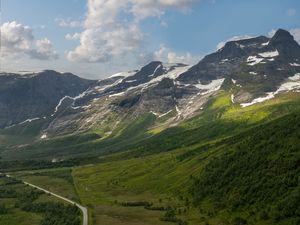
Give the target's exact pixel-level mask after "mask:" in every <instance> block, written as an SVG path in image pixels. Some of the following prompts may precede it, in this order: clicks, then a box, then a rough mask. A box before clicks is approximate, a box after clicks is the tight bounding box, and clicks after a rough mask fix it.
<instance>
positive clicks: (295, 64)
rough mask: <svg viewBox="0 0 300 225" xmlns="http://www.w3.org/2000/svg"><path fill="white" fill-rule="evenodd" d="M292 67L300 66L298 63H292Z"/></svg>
mask: <svg viewBox="0 0 300 225" xmlns="http://www.w3.org/2000/svg"><path fill="white" fill-rule="evenodd" d="M290 65H291V66H300V64H298V63H290Z"/></svg>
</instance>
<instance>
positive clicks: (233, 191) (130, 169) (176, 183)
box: [23, 93, 300, 225]
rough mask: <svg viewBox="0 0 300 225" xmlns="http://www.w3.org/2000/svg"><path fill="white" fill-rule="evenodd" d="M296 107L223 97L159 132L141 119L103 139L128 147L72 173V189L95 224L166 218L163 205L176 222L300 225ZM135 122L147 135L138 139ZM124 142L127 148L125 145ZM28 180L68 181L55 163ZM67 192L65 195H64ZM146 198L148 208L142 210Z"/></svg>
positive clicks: (291, 97) (150, 224) (293, 98)
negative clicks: (54, 167) (241, 102)
mask: <svg viewBox="0 0 300 225" xmlns="http://www.w3.org/2000/svg"><path fill="white" fill-rule="evenodd" d="M299 103H300V96H299V94H296V93H290V94H286V95H282V96H280V97H279V98H276V99H273V100H271V101H268V102H265V103H262V104H257V105H254V106H252V107H247V108H240V107H239V106H236V105H234V104H232V103H231V102H230V96H229V95H228V93H221V94H219V95H218V96H216V97H215V99H213V100H212V101H211V102H209V103H208V104H207V107H206V110H205V111H204V112H203V113H202V114H200V115H199V116H197V117H195V118H192V119H190V120H188V121H185V122H183V123H181V124H180V125H179V126H177V127H174V128H170V129H167V130H165V131H162V132H160V133H157V134H155V135H151V134H150V133H151V130H148V129H147V127H149V125H150V124H153V122H154V121H153V116H152V115H145V116H144V117H142V118H141V119H140V120H137V123H136V124H132V125H131V126H127V125H124V126H123V127H122V128H121V129H120V130H119V131H118V132H117V133H115V134H114V135H113V137H112V139H107V140H105V141H106V143H110V142H111V143H112V142H113V140H117V139H113V138H119V140H120V141H121V142H120V143H122V144H123V149H124V150H126V151H124V152H122V151H121V152H118V153H116V154H113V155H108V156H102V157H101V158H95V159H96V160H94V161H91V162H92V163H93V164H89V165H85V166H78V167H75V168H74V169H73V171H72V177H73V181H74V186H75V193H76V194H77V196H78V198H79V199H80V201H81V202H82V204H84V205H87V206H88V207H89V208H90V212H91V219H92V220H91V221H93V222H94V224H95V225H97V224H101V222H102V223H103V221H105V223H107V224H145V225H156V224H162V225H163V224H168V223H169V222H166V221H162V220H161V218H165V217H164V216H165V215H166V214H167V212H169V211H167V208H169V209H170V208H171V209H172V212H174V213H175V218H176V220H177V223H178V224H180V223H179V222H182V221H186V222H188V224H190V225H204V224H205V225H206V224H211V225H217V224H233V225H238V224H253V225H271V224H286V225H288V224H295V225H296V224H299V193H300V192H299V186H300V185H299V174H300V171H299V168H300V167H299V161H300V152H299V151H300V132H299V128H300V104H299ZM128 127H129V128H128ZM136 127H141V130H143V131H144V132H142V134H141V136H136V133H135V128H136ZM126 128H128V129H127V132H123V131H124V130H126ZM129 131H130V132H129ZM128 134H130V135H128ZM122 135H124V138H122ZM148 135H149V136H148ZM127 139H129V140H130V141H131V142H133V143H132V145H128V146H126V144H129V142H130V141H129V142H126V140H127ZM140 140H143V142H142V144H141V143H139V141H140ZM92 142H93V143H92V145H95V146H101V144H103V143H101V141H99V140H94V141H92ZM81 144H82V145H81ZM90 144H91V142H90V141H88V142H85V143H79V146H81V147H83V146H89V145H90ZM108 146H110V145H108ZM111 146H114V147H118V142H117V143H116V144H115V145H113V143H112V145H111ZM57 147H59V146H58V145H57ZM72 147H75V146H74V145H73V146H72ZM108 149H109V147H108ZM85 150H86V149H85ZM88 150H89V149H88ZM96 153H98V154H99V152H98V150H97V151H96ZM99 162H101V163H99ZM23 175H24V174H23ZM26 176H27V177H28V178H30V179H31V180H32V181H34V182H35V183H36V184H41V183H44V184H45V183H46V184H47V186H48V187H49V188H51V186H53V188H54V189H55V188H57V186H58V185H61V187H62V188H63V187H66V186H65V185H66V183H68V182H67V180H68V179H67V178H68V177H69V176H70V173H69V170H66V169H61V170H60V169H59V170H58V171H56V170H54V171H52V170H50V171H47V170H46V171H37V172H35V173H33V174H27V175H26ZM41 176H42V177H46V179H48V181H47V182H45V180H43V179H39V178H40V177H41ZM52 180H53V181H54V182H51V181H52ZM69 184H70V183H69ZM71 189H72V187H71V186H70V185H69V186H68V187H67V188H66V189H64V190H63V191H64V193H65V194H66V195H67V194H68V193H67V190H71ZM72 192H74V190H73V189H72ZM144 202H147V203H149V204H152V205H151V207H150V208H148V209H147V208H144V206H142V205H140V206H138V205H139V204H141V203H143V204H144ZM128 204H129V205H130V204H134V205H136V204H137V206H135V207H133V206H132V207H128ZM126 205H127V206H126ZM151 209H152V210H151ZM153 209H157V210H153ZM169 214H170V213H169ZM137 215H138V216H137ZM169 219H170V218H169ZM173 219H174V218H173ZM179 219H180V220H179Z"/></svg>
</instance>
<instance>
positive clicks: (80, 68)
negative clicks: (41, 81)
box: [1, 0, 300, 79]
mask: <svg viewBox="0 0 300 225" xmlns="http://www.w3.org/2000/svg"><path fill="white" fill-rule="evenodd" d="M149 2H150V3H149ZM2 23H3V25H2V27H1V31H2V35H3V38H4V39H5V40H4V44H3V45H4V47H3V50H2V51H4V53H2V55H4V56H3V57H4V59H3V60H2V61H3V62H2V64H3V68H2V69H3V70H7V71H14V72H15V71H24V70H26V71H27V70H28V71H35V70H43V69H55V70H58V71H70V72H73V73H75V74H78V75H80V76H83V77H88V78H99V79H100V78H104V77H107V76H109V75H111V74H113V73H116V72H119V71H123V70H130V69H135V68H138V67H140V66H141V65H143V64H145V63H147V62H148V61H150V60H162V61H165V62H170V63H173V62H176V61H183V62H186V63H195V62H197V61H198V60H199V59H201V57H203V56H204V55H206V54H208V53H210V52H213V51H215V50H216V46H217V45H218V43H220V42H222V41H226V40H228V39H230V38H232V37H235V36H241V37H243V36H245V35H249V36H257V35H268V34H269V33H270V32H271V31H272V30H274V29H278V28H284V29H287V30H290V31H292V32H293V34H294V35H295V38H296V39H297V40H298V39H300V38H299V36H300V29H299V28H300V1H299V0H284V1H283V0H153V1H149V0H88V1H86V0H26V1H24V0H2ZM4 24H5V26H4ZM74 34H76V35H74ZM5 35H7V36H5ZM12 36H13V37H19V38H17V39H14V40H13V41H12V40H11V37H12ZM66 36H67V37H66ZM3 57H2V58H3Z"/></svg>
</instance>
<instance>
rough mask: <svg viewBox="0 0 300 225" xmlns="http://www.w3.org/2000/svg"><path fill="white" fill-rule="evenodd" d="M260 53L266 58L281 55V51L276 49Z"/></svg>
mask: <svg viewBox="0 0 300 225" xmlns="http://www.w3.org/2000/svg"><path fill="white" fill-rule="evenodd" d="M259 55H260V56H261V57H264V58H273V57H276V56H279V52H278V51H277V49H276V50H275V51H272V52H263V53H259Z"/></svg>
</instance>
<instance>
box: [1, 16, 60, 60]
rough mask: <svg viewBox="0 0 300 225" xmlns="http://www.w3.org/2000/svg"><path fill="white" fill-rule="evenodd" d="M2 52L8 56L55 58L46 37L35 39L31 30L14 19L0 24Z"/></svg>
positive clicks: (55, 54) (41, 58)
mask: <svg viewBox="0 0 300 225" xmlns="http://www.w3.org/2000/svg"><path fill="white" fill-rule="evenodd" d="M0 29H1V36H2V37H1V38H2V51H1V52H2V54H3V55H4V56H8V57H17V56H22V55H26V56H29V57H31V58H34V59H40V60H47V59H56V58H57V57H58V55H57V53H56V52H55V51H54V50H53V45H52V43H51V42H50V40H48V39H47V38H44V39H41V40H36V39H35V37H34V35H33V30H32V29H31V28H30V27H29V26H24V25H22V24H20V23H17V22H16V21H12V22H6V23H4V24H2V26H1V27H0Z"/></svg>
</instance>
